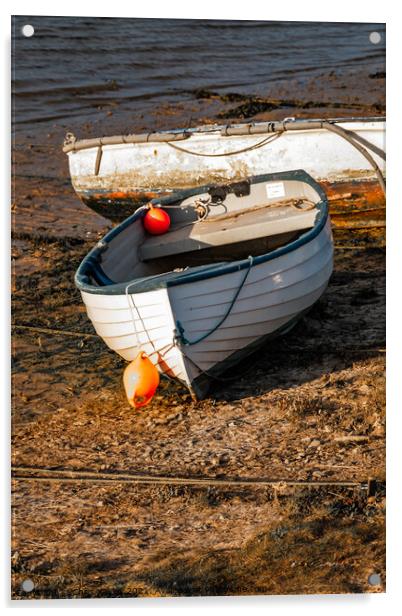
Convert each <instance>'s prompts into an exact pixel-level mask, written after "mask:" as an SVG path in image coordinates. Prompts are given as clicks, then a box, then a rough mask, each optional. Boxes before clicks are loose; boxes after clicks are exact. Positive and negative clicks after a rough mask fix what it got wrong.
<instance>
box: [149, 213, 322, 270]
mask: <svg viewBox="0 0 402 616" xmlns="http://www.w3.org/2000/svg"><path fill="white" fill-rule="evenodd" d="M316 213H317V210H315V209H312V210H311V209H310V210H298V209H296V208H294V207H289V206H287V207H276V208H272V207H269V206H267V207H265V208H264V207H262V208H261V207H260V208H258V209H250V210H248V211H244V212H243V213H241V212H240V213H237V214H236V215H228V216H225V217H222V216H217V217H216V219H214V218H213V217H211V218H209V219H207V220H205V221H201V222H198V223H195V224H192V225H186V226H183V225H180V226H179V225H178V227H177V228H176V229H175V227H171V229H170V230H169V231H168V232H167V233H165V234H164V235H157V236H153V237H147V239H146V240H145V241H144V243H143V244H142V246H141V247H140V249H139V257H140V259H141V260H142V261H148V260H151V259H158V258H160V257H166V256H169V255H176V254H182V253H187V252H193V251H196V250H202V249H206V248H211V247H214V246H215V247H217V246H225V245H229V244H237V243H239V242H246V241H250V240H254V239H259V238H264V237H273V236H277V235H282V234H288V233H289V232H295V231H302V230H305V229H310V228H311V227H313V226H314V220H315V216H316Z"/></svg>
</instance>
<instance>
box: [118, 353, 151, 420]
mask: <svg viewBox="0 0 402 616" xmlns="http://www.w3.org/2000/svg"><path fill="white" fill-rule="evenodd" d="M123 383H124V389H125V390H126V396H127V400H128V401H129V403H130V404H131V406H133V407H134V408H140V407H141V406H145V405H146V404H148V402H150V401H151V400H152V397H153V395H154V394H155V391H156V389H157V387H158V385H159V372H158V370H157V369H156V368H155V366H154V364H153V363H152V362H151V360H150V359H149V357H148V355H147V354H146V353H144V351H142V352H141V353H139V354H138V355H137V357H136V358H135V359H134V360H133V361H132V362H130V363H129V364H128V366H127V367H126V369H125V370H124V374H123Z"/></svg>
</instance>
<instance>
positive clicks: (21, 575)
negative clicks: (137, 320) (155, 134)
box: [12, 71, 385, 599]
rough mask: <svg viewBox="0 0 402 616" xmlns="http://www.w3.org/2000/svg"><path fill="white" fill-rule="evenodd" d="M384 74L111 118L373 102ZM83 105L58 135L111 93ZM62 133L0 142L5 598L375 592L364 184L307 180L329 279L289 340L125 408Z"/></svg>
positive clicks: (154, 124)
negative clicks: (7, 227) (5, 219)
mask: <svg viewBox="0 0 402 616" xmlns="http://www.w3.org/2000/svg"><path fill="white" fill-rule="evenodd" d="M384 83H385V79H384V74H383V73H379V72H377V73H376V72H372V73H370V72H366V73H365V72H364V71H362V72H361V73H359V80H357V79H356V74H354V73H353V74H352V73H348V72H347V71H344V73H343V74H342V73H340V74H337V73H335V72H334V73H331V71H329V72H328V71H327V72H323V73H322V76H321V78H320V79H319V80H318V79H317V78H316V77H314V78H312V79H311V80H310V81H309V80H304V82H303V83H301V82H296V81H295V80H294V81H292V80H289V81H288V82H287V83H282V84H281V86H280V87H277V88H275V89H271V90H267V91H266V92H265V93H264V94H263V95H262V94H261V93H258V94H256V95H253V94H252V93H250V94H248V95H247V96H246V97H245V98H243V99H241V100H237V101H235V100H233V99H234V97H233V96H232V97H228V96H227V93H226V94H222V93H220V91H219V89H211V90H197V89H195V90H194V92H193V93H192V94H191V96H188V97H186V98H183V100H182V101H174V102H171V103H167V102H165V103H161V104H160V105H158V106H154V107H152V109H151V111H148V112H147V113H144V114H143V117H139V116H138V117H130V130H131V131H132V132H134V131H136V132H142V131H143V130H148V129H150V128H152V129H153V130H157V129H168V128H172V127H179V126H189V125H192V126H194V125H197V124H201V123H213V122H217V121H219V122H221V121H227V122H230V121H239V120H245V119H250V118H252V119H254V120H265V119H270V120H271V119H272V120H274V119H282V118H284V117H289V116H296V117H340V116H342V117H350V116H356V115H358V116H362V117H367V116H372V115H383V114H384V112H385V99H384V96H385V94H384V90H385V86H384ZM361 84H364V88H362V87H361ZM109 94H110V99H111V100H112V99H113V92H110V93H109ZM243 96H244V95H243ZM92 118H93V119H92V120H91V121H90V120H87V119H85V121H81V120H75V121H74V122H72V124H73V125H74V126H70V128H73V129H74V132H76V133H77V134H78V135H79V136H80V137H91V136H99V135H101V134H113V133H121V132H124V130H125V128H126V126H127V123H128V118H127V116H126V115H124V114H119V108H118V106H113V105H112V104H111V103H106V104H104V103H103V104H99V105H98V108H97V109H95V110H94V111H93V114H92ZM65 129H66V126H65V122H64V120H63V122H60V123H59V122H58V121H57V120H55V121H54V122H53V123H52V125H51V127H49V124H46V130H45V131H41V130H40V129H38V126H35V127H32V130H31V128H30V126H29V125H28V126H27V127H26V129H24V130H23V131H22V130H18V131H16V133H15V140H14V147H13V174H14V175H13V202H12V218H13V227H12V235H13V246H12V267H13V315H12V316H13V349H12V350H13V368H12V379H13V418H12V437H13V445H12V466H13V514H12V516H13V517H12V521H13V528H12V535H13V536H12V569H13V575H12V581H13V587H12V596H13V598H16V599H21V598H41V597H42V598H72V597H117V596H119V597H121V596H123V597H141V596H166V595H217V594H281V593H290V594H296V593H308V594H310V593H324V592H325V593H344V592H346V593H358V592H383V591H384V589H385V538H384V537H385V519H384V517H385V512H384V507H385V505H384V502H385V500H384V499H385V483H384V482H385V466H384V464H385V441H384V434H385V432H384V423H385V401H384V398H385V386H384V362H385V353H384V351H385V348H384V344H385V203H384V198H383V195H382V193H381V191H380V189H379V187H378V186H377V185H376V184H375V183H373V184H372V185H371V186H369V187H367V186H365V187H364V189H362V188H361V187H360V186H359V185H358V184H350V185H343V186H331V187H329V186H327V187H326V188H327V190H328V196H329V200H330V212H331V217H332V222H333V232H334V242H335V269H334V274H333V276H332V278H331V281H330V285H329V288H328V291H327V292H326V293H325V295H324V296H323V298H322V299H321V300H320V301H319V302H318V303H317V304H316V305H315V307H314V308H313V310H312V311H311V312H310V313H309V314H308V315H307V316H306V317H304V318H303V320H302V321H301V322H300V324H299V325H297V326H296V328H295V329H294V330H293V331H292V333H291V334H290V335H289V336H286V337H284V338H283V339H280V340H278V341H275V342H274V343H273V344H271V345H270V346H269V348H266V349H263V350H262V351H260V352H259V353H258V354H256V355H255V356H254V357H252V359H251V360H250V361H249V362H246V365H244V364H242V365H239V366H238V367H237V368H236V369H235V371H232V373H231V374H230V375H228V376H229V377H231V380H230V381H222V382H217V383H216V386H215V387H214V389H213V391H212V394H211V395H210V396H209V397H208V398H207V399H206V400H204V401H202V402H193V401H192V400H191V398H190V396H189V394H188V392H187V391H186V390H184V389H183V388H181V387H180V386H179V385H176V384H174V383H171V382H168V381H162V382H161V386H160V388H159V390H158V392H157V395H156V396H155V398H154V399H153V401H152V402H151V404H150V405H149V406H147V407H146V408H145V409H143V410H139V411H136V412H135V411H133V410H132V409H131V408H130V407H129V406H128V405H127V402H126V400H125V396H124V391H123V387H122V382H121V378H122V371H123V367H124V362H123V360H121V359H120V358H119V357H118V356H117V355H116V354H114V353H112V351H110V350H109V349H107V348H106V346H105V345H104V344H103V342H102V341H101V340H100V339H99V338H98V337H97V336H96V335H95V333H94V331H93V329H92V327H91V325H90V322H89V320H88V318H87V316H86V312H85V308H84V306H83V304H82V302H81V298H80V296H79V293H78V292H77V290H76V289H75V287H74V282H73V276H74V272H75V270H76V268H77V266H78V265H79V263H80V261H81V260H82V258H83V257H84V255H85V254H86V253H87V252H88V251H89V250H90V248H91V247H92V246H93V245H94V244H95V242H96V241H97V240H98V239H99V238H100V237H102V236H103V235H104V233H105V232H106V230H107V229H110V228H111V227H112V223H111V222H110V221H108V220H106V219H103V218H102V217H100V216H99V215H97V214H95V213H94V212H92V211H91V210H89V209H88V208H87V207H85V206H84V205H83V204H82V203H81V202H80V201H79V200H78V199H77V197H76V195H75V194H74V191H73V189H72V187H71V184H70V179H69V174H68V165H67V159H66V156H65V155H64V154H63V153H62V150H61V145H62V140H63V137H64V132H65ZM233 377H235V378H233ZM158 478H159V479H158ZM197 479H198V480H199V479H201V481H199V482H197V481H194V480H197ZM239 481H247V482H248V483H247V484H245V483H240V484H239V483H238V482H239ZM300 482H301V483H300ZM304 482H307V483H304ZM373 573H376V574H379V576H380V582H379V583H377V584H372V583H370V581H369V576H370V575H371V574H373ZM26 579H30V580H32V581H33V582H34V589H33V590H32V591H31V592H29V593H27V592H25V591H24V590H23V589H22V586H21V585H22V582H23V581H24V580H26Z"/></svg>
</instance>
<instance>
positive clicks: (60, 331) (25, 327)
mask: <svg viewBox="0 0 402 616" xmlns="http://www.w3.org/2000/svg"><path fill="white" fill-rule="evenodd" d="M11 327H12V329H23V330H27V331H30V332H37V333H38V334H56V335H57V336H59V335H63V336H77V337H78V338H99V336H98V335H97V334H86V333H84V332H70V331H65V330H64V329H52V328H50V327H32V326H30V325H18V324H13V325H12V326H11Z"/></svg>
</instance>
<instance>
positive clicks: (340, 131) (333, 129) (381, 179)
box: [322, 122, 386, 195]
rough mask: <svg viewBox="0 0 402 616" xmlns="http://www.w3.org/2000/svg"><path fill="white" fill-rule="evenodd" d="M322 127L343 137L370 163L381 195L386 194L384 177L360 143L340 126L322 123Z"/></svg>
mask: <svg viewBox="0 0 402 616" xmlns="http://www.w3.org/2000/svg"><path fill="white" fill-rule="evenodd" d="M322 127H323V128H326V129H327V130H329V131H331V132H333V133H335V134H336V135H339V136H340V137H343V139H346V141H348V142H349V143H350V144H351V145H352V146H353V147H355V148H356V150H358V151H359V152H360V153H361V154H362V155H363V156H364V158H365V159H366V160H367V161H368V162H369V163H370V165H371V166H372V168H373V169H374V172H375V174H376V176H377V179H378V182H379V184H380V186H381V188H382V191H383V193H384V195H385V194H386V189H385V180H384V176H383V174H382V173H381V169H380V168H379V166H378V165H377V163H376V162H375V160H374V158H373V157H372V156H371V154H369V152H368V151H367V150H366V148H365V147H363V146H362V145H360V143H358V142H357V140H356V139H355V138H353V137H352V135H351V133H350V132H349V131H346V130H345V129H344V128H342V127H341V126H337V125H335V124H331V123H330V122H322Z"/></svg>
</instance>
